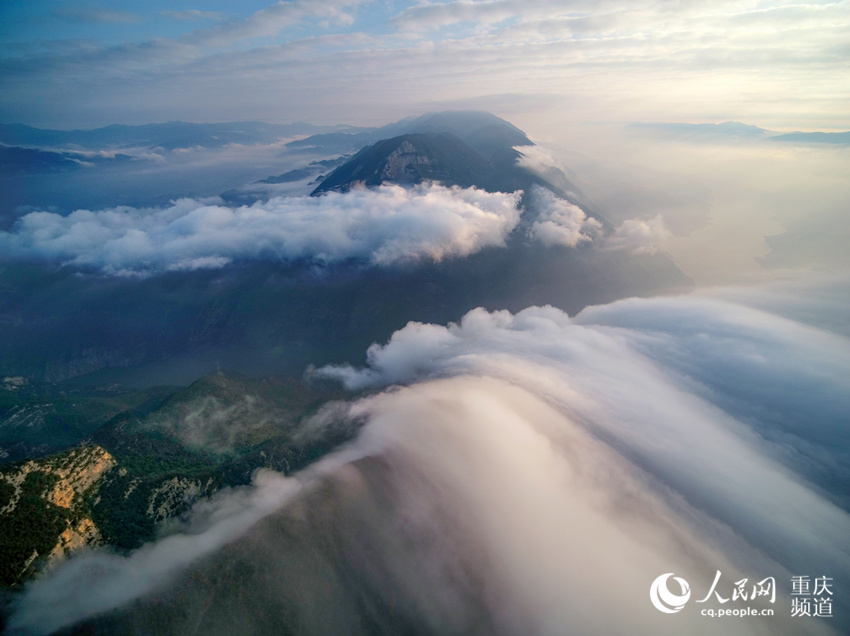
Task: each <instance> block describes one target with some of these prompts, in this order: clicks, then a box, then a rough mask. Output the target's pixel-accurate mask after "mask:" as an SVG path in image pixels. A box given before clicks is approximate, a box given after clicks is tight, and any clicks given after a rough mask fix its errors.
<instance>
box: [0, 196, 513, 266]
mask: <svg viewBox="0 0 850 636" xmlns="http://www.w3.org/2000/svg"><path fill="white" fill-rule="evenodd" d="M519 196H520V195H519V193H513V194H505V193H488V192H484V191H483V190H478V189H476V188H468V189H461V188H457V187H453V188H446V187H444V186H441V185H439V184H423V185H420V186H417V187H415V188H412V189H405V188H401V187H399V186H394V185H384V186H381V187H379V188H376V189H372V190H365V189H364V190H354V191H352V192H349V193H346V194H337V193H330V194H328V195H325V196H322V197H278V198H273V199H271V200H269V201H267V202H258V203H256V204H254V205H252V206H250V207H248V206H243V207H239V208H229V207H225V206H222V205H219V204H216V203H215V202H214V201H209V202H204V201H199V200H195V199H180V200H178V201H176V202H174V203H173V204H172V205H171V206H170V207H167V208H162V209H135V208H130V207H119V208H112V209H107V210H100V211H95V212H92V211H89V210H77V211H76V212H73V213H72V214H70V215H68V216H61V215H59V214H55V213H51V212H32V213H29V214H27V215H25V216H24V217H22V218H21V219H20V220H19V221H18V222H17V224H16V226H15V228H14V229H13V231H12V232H9V233H5V232H4V233H0V249H1V251H3V253H5V254H6V255H8V256H10V257H14V258H25V259H44V260H49V261H56V262H60V263H63V264H66V265H73V266H77V267H86V268H95V269H99V270H102V271H103V272H105V273H111V274H123V275H145V274H151V273H157V272H162V271H170V270H171V271H173V270H191V269H199V268H216V267H222V266H223V265H225V264H227V263H229V262H231V261H233V260H240V259H260V258H275V259H283V260H286V259H310V260H317V261H323V262H337V261H341V260H345V259H349V258H354V259H361V260H364V261H368V262H370V263H372V264H376V265H390V264H396V263H403V262H408V261H416V260H419V259H430V260H434V261H439V260H442V259H445V258H453V257H460V256H467V255H469V254H472V253H474V252H477V251H479V250H481V249H482V248H484V247H488V246H495V245H503V244H504V239H505V237H506V236H507V235H508V234H509V233H510V232H511V230H513V228H514V227H515V226H516V224H517V222H518V221H519V216H520V211H519V209H518V207H517V206H518V204H519Z"/></svg>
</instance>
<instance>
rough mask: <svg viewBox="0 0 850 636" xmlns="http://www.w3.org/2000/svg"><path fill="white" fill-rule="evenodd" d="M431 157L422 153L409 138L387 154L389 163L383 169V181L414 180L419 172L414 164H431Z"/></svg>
mask: <svg viewBox="0 0 850 636" xmlns="http://www.w3.org/2000/svg"><path fill="white" fill-rule="evenodd" d="M430 165H431V159H429V158H428V157H427V156H426V155H424V154H421V153H420V152H419V151H417V150H416V148H415V147H414V146H413V144H412V143H410V142H409V141H408V140H406V139H405V140H404V141H403V142H402V143H401V145H400V146H399V147H398V148H396V149H395V150H393V151H392V152H391V153H390V154H389V155H388V156H387V163H386V165H385V166H384V167H383V169H382V170H381V180H382V181H401V182H404V181H412V180H414V179H415V178H416V176H417V173H416V171H415V169H413V168H414V166H430Z"/></svg>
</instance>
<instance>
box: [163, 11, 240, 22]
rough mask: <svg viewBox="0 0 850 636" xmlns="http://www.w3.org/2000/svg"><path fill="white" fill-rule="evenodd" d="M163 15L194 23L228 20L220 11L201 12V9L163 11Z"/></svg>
mask: <svg viewBox="0 0 850 636" xmlns="http://www.w3.org/2000/svg"><path fill="white" fill-rule="evenodd" d="M161 13H162V15H164V16H165V17H167V18H173V19H174V20H185V21H187V22H194V21H198V20H214V21H216V22H220V21H221V20H224V19H225V18H226V15H225V14H224V13H221V12H219V11H201V10H199V9H187V10H186V11H162V12H161Z"/></svg>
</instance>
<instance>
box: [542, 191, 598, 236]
mask: <svg viewBox="0 0 850 636" xmlns="http://www.w3.org/2000/svg"><path fill="white" fill-rule="evenodd" d="M531 200H532V206H533V207H534V209H535V210H536V211H537V212H538V215H537V218H536V219H535V221H534V223H532V224H531V228H530V229H529V231H530V233H531V236H533V237H534V238H536V239H537V240H538V241H540V242H541V243H543V245H563V246H566V247H576V246H577V245H578V244H579V243H584V242H590V241H591V240H593V239H592V234H593V233H595V232H598V231H599V230H601V229H602V224H601V223H600V222H599V221H597V220H596V219H591V218H588V217H587V215H586V214H585V213H584V210H582V209H581V208H580V207H578V206H577V205H573V204H572V203H570V202H569V201H565V200H564V199H561V198H558V197H556V196H555V195H554V194H552V193H551V192H550V191H549V190H546V189H544V188H542V187H540V186H534V187H533V188H532V190H531Z"/></svg>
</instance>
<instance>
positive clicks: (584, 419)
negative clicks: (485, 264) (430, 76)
mask: <svg viewBox="0 0 850 636" xmlns="http://www.w3.org/2000/svg"><path fill="white" fill-rule="evenodd" d="M842 288H843V287H841V286H840V285H839V286H834V285H833V286H831V287H829V286H827V287H824V286H822V285H821V286H816V287H813V289H815V291H814V292H813V294H814V296H816V297H817V298H819V299H820V302H823V297H824V295H825V294H827V292H826V291H824V290H825V289H842ZM736 294H738V295H741V294H744V292H742V291H741V290H738V291H735V290H729V289H727V290H725V291H720V292H712V293H707V294H695V295H691V296H683V297H669V298H655V299H628V300H623V301H619V302H615V303H612V304H610V305H605V306H597V307H589V308H587V309H585V310H584V311H582V312H581V313H580V314H578V315H577V316H575V317H572V318H571V317H569V316H567V315H566V314H565V313H563V312H561V311H560V310H557V309H554V308H551V307H530V308H528V309H526V310H524V311H521V312H519V313H517V314H511V313H508V312H505V311H495V312H488V311H485V310H483V309H476V310H473V311H471V312H469V313H468V314H467V315H466V316H464V318H463V319H462V320H461V321H460V322H459V323H457V324H449V325H429V324H419V323H410V324H408V325H407V326H406V327H405V328H404V329H401V330H399V331H398V332H396V333H395V334H394V335H393V336H392V338H391V339H390V340H389V341H388V342H387V343H384V344H375V345H373V346H372V347H371V348H370V349H369V352H368V356H367V365H366V366H365V367H363V368H354V367H351V366H335V367H334V366H331V367H324V368H321V369H317V370H313V373H314V374H316V375H319V376H321V377H324V378H335V379H337V380H339V381H341V382H342V383H344V384H345V385H346V386H347V387H348V388H350V389H368V390H369V391H370V392H371V393H370V395H369V396H368V397H364V398H361V399H358V400H355V401H353V402H349V403H335V404H333V405H331V406H328V407H327V408H326V409H325V410H324V411H322V412H320V413H319V414H318V415H316V416H315V417H314V418H313V419H312V420H310V421H309V422H307V423H306V424H305V425H304V431H303V434H304V435H307V436H312V435H316V436H321V435H322V434H323V433H324V432H325V431H326V430H327V428H326V427H327V426H329V425H338V422H339V421H340V420H345V421H349V422H356V423H358V425H362V428H361V429H360V433H359V435H358V436H357V438H356V439H355V440H354V441H353V442H352V443H351V444H349V445H348V446H346V447H344V448H342V449H341V450H339V451H337V452H335V453H333V454H331V455H330V456H327V457H325V458H324V459H323V460H321V461H320V462H319V463H318V464H316V465H314V466H313V467H312V468H311V469H309V470H308V471H306V472H304V473H301V474H299V475H296V476H293V477H289V478H280V479H276V478H271V477H269V476H268V475H265V476H261V478H260V480H259V481H258V483H257V484H256V485H255V486H254V495H253V497H254V498H255V499H251V498H250V497H246V496H245V492H248V493H250V492H251V490H250V489H249V490H248V491H240V493H233V494H228V493H224V494H222V495H221V496H220V498H219V500H218V501H217V502H216V501H214V502H211V503H209V504H206V506H207V508H206V512H205V513H204V514H203V515H201V516H202V517H203V519H204V520H205V521H204V524H205V525H204V526H203V527H202V528H201V529H200V530H199V529H197V528H195V529H194V530H191V531H187V532H186V533H184V534H178V535H175V536H171V537H168V538H166V539H163V540H161V541H160V542H158V543H155V544H153V545H151V546H148V547H146V548H143V549H142V550H140V551H138V552H136V553H135V554H133V555H131V556H129V557H117V556H114V555H99V554H92V555H88V556H84V557H81V558H79V559H75V560H72V561H71V562H70V563H69V564H68V565H67V566H66V567H64V568H62V569H60V570H58V571H57V572H56V573H55V574H53V575H52V576H49V577H46V578H44V579H42V580H41V581H39V582H37V583H36V584H35V585H34V586H33V587H32V588H31V589H30V590H29V593H28V594H27V595H26V596H25V597H24V598H23V600H22V601H21V602H20V603H19V605H18V607H17V613H16V614H15V615H14V616H13V617H12V623H11V625H12V627H13V629H19V630H21V631H22V633H47V632H49V631H50V630H52V629H56V628H57V627H59V626H61V625H68V624H71V623H73V622H75V621H77V620H80V619H84V618H86V617H91V616H92V615H96V614H97V613H100V612H103V611H106V610H109V609H112V608H117V607H120V606H122V605H123V604H124V603H126V602H127V601H129V600H131V599H132V598H136V597H144V595H145V594H147V593H150V592H151V591H152V590H156V589H162V588H163V586H165V585H167V582H168V581H169V580H173V577H174V576H175V573H176V572H178V571H183V570H185V569H186V568H191V567H193V566H192V565H191V563H190V562H191V561H193V559H195V558H197V557H198V556H200V555H204V554H206V555H209V554H215V552H216V551H218V550H221V549H222V547H223V546H225V545H243V547H245V549H246V550H248V552H247V553H248V554H252V553H251V552H250V547H251V544H252V542H253V541H255V540H256V536H255V535H252V534H251V530H250V527H251V526H252V524H256V522H257V521H258V520H259V519H260V518H262V517H264V516H267V515H269V514H272V511H274V514H277V515H283V516H284V517H285V516H286V515H288V514H290V513H288V512H287V511H288V510H290V509H291V510H293V511H295V510H299V509H300V510H301V512H298V513H297V514H296V513H295V512H292V514H293V515H295V517H293V518H301V517H303V515H304V514H305V513H304V511H305V510H311V509H315V510H320V511H326V512H327V515H326V518H325V520H324V521H323V523H322V524H320V525H318V526H316V527H312V528H310V529H309V532H307V531H305V532H306V534H304V535H303V536H301V538H298V536H297V533H296V534H295V535H291V534H290V535H287V536H285V537H283V536H277V535H276V538H274V540H273V541H270V542H266V543H264V544H263V546H264V547H263V550H261V551H259V552H257V553H256V554H254V556H253V557H252V558H256V559H257V561H258V563H259V562H260V561H267V560H269V559H275V558H276V557H275V554H276V550H278V549H280V550H281V552H280V553H277V554H278V555H279V558H280V559H281V560H282V561H286V558H291V557H284V556H280V555H283V554H285V553H286V550H285V548H284V546H286V545H288V544H290V543H292V542H293V541H294V542H296V544H297V545H302V544H301V543H298V542H299V541H302V542H304V545H306V546H308V548H309V549H308V548H304V549H307V550H308V552H309V553H310V554H312V553H314V552H315V551H317V550H322V549H326V548H322V547H321V546H327V545H331V544H334V545H336V544H338V537H346V539H345V542H343V547H341V548H339V552H334V553H333V554H330V555H326V557H324V559H325V560H324V561H322V563H324V567H328V568H330V570H329V571H330V572H331V573H332V574H329V576H331V579H333V577H334V576H336V577H341V578H339V581H341V582H339V581H337V583H335V584H334V585H331V584H330V583H328V585H331V587H328V588H327V589H324V588H321V585H324V583H322V584H321V585H320V587H318V588H311V587H310V585H309V584H308V582H307V580H306V579H303V577H304V575H303V573H299V572H300V571H299V570H298V569H297V568H295V569H293V570H291V571H288V573H287V574H286V575H285V576H284V575H282V578H284V579H286V580H283V581H281V583H280V588H279V589H278V588H275V589H272V590H264V591H262V592H260V591H257V593H258V594H265V595H267V597H268V602H269V603H271V604H270V605H269V606H268V610H267V611H268V612H272V613H273V612H275V611H276V605H275V603H276V602H277V601H275V599H280V598H284V597H286V595H287V594H289V595H291V594H293V592H292V590H293V589H295V588H297V589H298V590H299V594H300V595H302V596H303V595H307V596H309V595H310V594H311V593H316V594H320V595H321V594H324V593H328V594H330V592H329V591H328V590H331V589H333V590H337V592H335V593H337V594H340V595H342V596H340V598H337V599H336V600H334V599H333V598H331V599H330V600H329V601H328V608H329V609H328V612H331V611H332V609H331V608H333V607H348V606H349V605H347V604H346V603H345V602H343V601H344V600H345V598H348V597H347V596H345V594H353V595H356V594H357V592H356V589H359V588H360V587H361V586H367V587H369V589H372V590H379V594H384V595H387V596H386V599H390V598H392V599H395V600H393V603H398V605H397V606H396V607H397V611H398V612H402V611H405V612H409V613H411V615H412V616H414V617H418V618H415V621H418V624H419V625H421V626H422V629H424V630H425V632H424V633H435V634H437V633H439V634H454V633H457V634H463V633H482V634H483V633H490V634H493V633H495V634H506V635H507V634H516V633H525V634H552V635H553V636H554V635H560V634H564V633H600V634H601V633H634V634H679V633H691V634H716V633H718V631H719V628H718V625H717V620H719V619H710V618H708V617H705V616H702V615H701V614H700V611H699V610H700V609H701V608H707V607H711V608H715V609H718V608H721V609H722V608H724V607H726V608H729V607H732V606H733V605H734V606H735V607H739V606H743V605H746V604H743V605H742V604H741V602H740V601H739V602H737V603H732V602H731V601H729V602H728V604H727V605H722V604H720V602H719V601H718V600H715V598H714V597H712V598H711V599H710V600H709V601H708V602H706V604H704V605H698V604H696V601H697V600H699V599H702V598H703V597H704V596H705V595H706V594H707V593H708V590H709V587H710V585H711V582H712V580H713V579H714V577H715V575H716V572H717V571H720V572H721V578H720V582H719V586H720V587H718V591H719V592H720V593H721V595H722V596H723V597H726V598H729V597H730V595H731V592H732V588H733V587H734V583H735V582H737V581H741V580H743V579H745V578H746V579H748V580H749V581H750V585H751V584H752V583H753V582H755V581H759V580H762V579H764V578H766V577H774V578H775V580H776V586H777V587H776V603H775V604H773V605H770V604H766V603H765V599H760V600H759V601H758V602H756V603H749V604H750V605H753V606H757V607H760V608H763V607H770V608H773V609H774V610H775V616H774V617H771V618H765V617H749V618H732V617H728V618H727V619H725V620H726V622H725V623H723V625H722V627H723V632H724V633H730V634H798V633H801V634H808V633H811V634H819V633H840V632H841V630H842V629H844V628H845V627H846V625H847V622H846V617H842V616H841V615H837V616H836V617H835V618H834V619H832V620H827V619H824V620H820V619H814V618H806V617H804V618H792V617H791V616H790V606H791V600H792V599H791V595H790V585H791V577H792V576H795V575H806V576H810V577H812V579H814V578H815V577H821V576H827V577H832V578H833V579H834V581H835V585H836V586H839V585H840V584H841V582H843V581H847V580H848V575H850V514H848V509H850V502H848V501H847V497H846V492H847V484H848V469H847V466H848V462H847V461H846V460H847V457H846V454H847V448H848V444H847V436H848V431H847V419H846V413H848V412H850V408H848V407H850V379H848V378H850V341H848V340H847V338H846V337H845V336H843V335H841V334H840V333H839V330H828V329H823V328H819V327H816V326H811V325H809V324H804V323H803V322H800V321H798V320H795V319H792V318H791V317H789V316H791V315H792V314H793V312H791V311H787V310H786V308H787V304H783V303H781V302H778V301H777V300H776V299H777V298H778V297H780V296H781V295H782V288H781V287H780V288H776V289H772V290H770V291H769V293H765V294H762V292H761V291H760V290H758V289H751V290H750V293H749V294H746V296H747V298H748V299H749V300H750V302H748V303H742V302H739V301H737V300H736V299H735V297H736ZM793 295H794V296H795V297H797V298H800V297H804V296H805V293H804V292H803V291H801V288H800V287H799V286H797V287H795V288H794V290H793ZM759 297H762V301H759ZM754 305H761V306H760V307H758V308H757V307H755V306H754ZM333 423H336V424H333ZM378 467H380V470H378ZM376 471H378V472H379V473H380V478H379V479H377V478H375V477H374V473H375V472H376ZM322 483H329V484H333V488H332V489H331V492H333V493H335V494H334V496H333V497H331V498H330V499H327V498H325V499H322V498H317V495H316V494H315V493H316V492H317V490H321V488H319V487H318V486H317V484H322ZM237 496H238V499H237V501H239V502H240V503H239V504H238V505H236V504H235V503H234V497H237ZM376 501H377V502H383V503H382V504H381V505H380V506H378V505H377V504H376V503H375V502H376ZM255 502H256V503H255ZM269 502H271V503H269ZM387 502H389V503H387ZM210 510H212V511H213V512H214V514H211V513H210ZM358 511H360V512H358ZM364 511H368V514H367V513H366V512H364ZM199 514H200V513H199ZM293 536H295V538H293ZM323 537H324V538H323ZM334 537H337V539H334ZM269 546H271V547H269ZM175 548H177V551H178V553H179V554H181V555H183V556H181V558H180V559H175V558H174V554H175ZM270 551H271V552H270ZM291 553H293V552H292V550H290V554H291ZM294 553H300V552H298V550H295V552H294ZM323 554H324V553H323ZM284 565H285V563H284ZM282 567H283V566H282ZM351 568H354V570H351ZM352 571H354V572H358V573H359V574H357V576H358V577H360V578H359V579H356V581H355V582H352V579H351V572H352ZM345 572H348V574H344V573H345ZM667 572H673V573H675V574H676V576H680V577H683V578H684V579H685V580H687V581H689V583H690V586H691V590H692V597H691V600H690V603H689V604H688V605H687V606H686V607H685V608H684V610H683V611H682V612H681V613H679V614H676V615H675V616H671V615H667V614H662V613H661V612H658V611H657V610H655V609H654V608H653V607H652V605H651V604H650V602H649V587H650V584H651V583H652V581H653V580H654V579H655V578H656V577H657V576H659V575H661V574H664V573H667ZM333 573H335V574H333ZM346 577H348V578H346ZM302 579H303V580H302ZM331 579H328V580H329V581H330V580H331ZM333 580H334V581H336V580H337V579H333ZM357 581H359V583H358V582H357ZM302 584H303V587H299V586H300V585H302ZM293 586H294V587H293ZM323 589H324V591H322V590H323ZM338 590H348V591H347V592H340V591H338ZM361 591H362V590H361ZM217 593H218V594H223V595H227V592H226V591H222V590H219V591H218V592H217ZM343 597H345V598H343ZM187 598H188V597H187ZM263 598H264V599H265V598H266V597H263ZM299 598H301V597H299ZM305 598H306V596H305ZM839 598H840V592H838V591H836V596H835V599H836V601H835V603H834V608H835V609H836V611H837V610H838V609H839V608H840V607H841V604H840V603H839V602H838V599H839ZM349 600H350V599H349ZM264 602H266V601H264ZM387 602H389V600H387ZM244 620H246V621H249V620H251V619H250V617H247V616H246V617H245V618H244ZM281 620H283V618H281ZM305 620H306V619H305ZM412 620H413V619H412ZM343 622H344V621H343ZM184 627H185V625H181V624H179V622H178V624H175V625H174V626H173V627H171V628H169V629H172V631H173V632H174V633H178V632H179V630H180V629H182V628H184ZM833 630H835V631H833ZM303 631H304V633H322V632H321V631H320V630H318V628H316V630H314V631H311V628H310V625H309V624H305V626H304V630H303ZM349 632H350V633H359V632H357V630H356V629H354V628H351V629H350V630H349V631H346V632H345V633H349ZM13 633H14V632H13Z"/></svg>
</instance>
